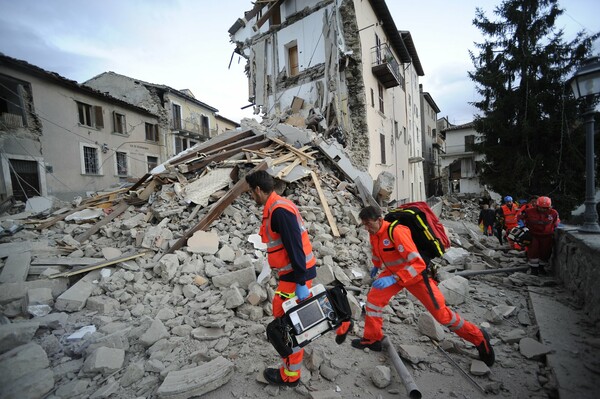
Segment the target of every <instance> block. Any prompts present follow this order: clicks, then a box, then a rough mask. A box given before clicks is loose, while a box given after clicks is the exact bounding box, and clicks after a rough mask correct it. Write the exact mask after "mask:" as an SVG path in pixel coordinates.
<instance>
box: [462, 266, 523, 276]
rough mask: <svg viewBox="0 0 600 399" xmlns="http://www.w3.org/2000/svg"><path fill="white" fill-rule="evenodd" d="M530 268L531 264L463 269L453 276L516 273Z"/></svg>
mask: <svg viewBox="0 0 600 399" xmlns="http://www.w3.org/2000/svg"><path fill="white" fill-rule="evenodd" d="M528 269H529V266H518V267H506V268H503V269H488V270H463V271H462V272H457V273H454V274H453V276H462V277H469V276H477V275H480V274H497V273H516V272H526V271H527V270H528Z"/></svg>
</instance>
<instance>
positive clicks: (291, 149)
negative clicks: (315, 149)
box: [269, 137, 315, 161]
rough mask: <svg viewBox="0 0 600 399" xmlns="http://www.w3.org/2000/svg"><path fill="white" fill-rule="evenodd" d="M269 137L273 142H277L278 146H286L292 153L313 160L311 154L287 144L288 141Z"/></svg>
mask: <svg viewBox="0 0 600 399" xmlns="http://www.w3.org/2000/svg"><path fill="white" fill-rule="evenodd" d="M269 139H270V140H272V141H273V142H275V143H277V144H279V145H280V146H282V147H285V148H287V149H288V150H290V151H291V152H293V153H295V154H297V155H299V156H301V157H304V158H308V159H310V160H311V161H314V160H315V158H314V157H313V156H312V155H310V154H307V153H305V152H302V151H300V150H298V149H297V148H296V147H294V146H293V145H289V144H288V143H286V142H285V141H282V140H279V139H278V138H276V137H269Z"/></svg>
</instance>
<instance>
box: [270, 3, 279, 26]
mask: <svg viewBox="0 0 600 399" xmlns="http://www.w3.org/2000/svg"><path fill="white" fill-rule="evenodd" d="M269 12H270V13H271V15H270V17H269V26H273V25H281V7H280V5H279V3H275V5H274V6H273V7H271V8H269Z"/></svg>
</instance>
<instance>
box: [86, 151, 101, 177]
mask: <svg viewBox="0 0 600 399" xmlns="http://www.w3.org/2000/svg"><path fill="white" fill-rule="evenodd" d="M82 156H83V173H84V174H86V175H99V174H100V160H99V158H98V148H96V147H90V146H87V145H84V146H83V148H82Z"/></svg>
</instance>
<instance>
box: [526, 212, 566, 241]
mask: <svg viewBox="0 0 600 399" xmlns="http://www.w3.org/2000/svg"><path fill="white" fill-rule="evenodd" d="M522 219H523V221H524V222H525V226H527V228H529V231H530V232H531V234H532V235H536V236H551V235H552V234H554V229H556V226H557V225H558V222H559V221H558V212H557V211H556V210H555V209H549V210H548V211H547V212H540V211H538V210H537V208H529V209H527V211H526V212H524V213H523V216H522Z"/></svg>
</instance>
